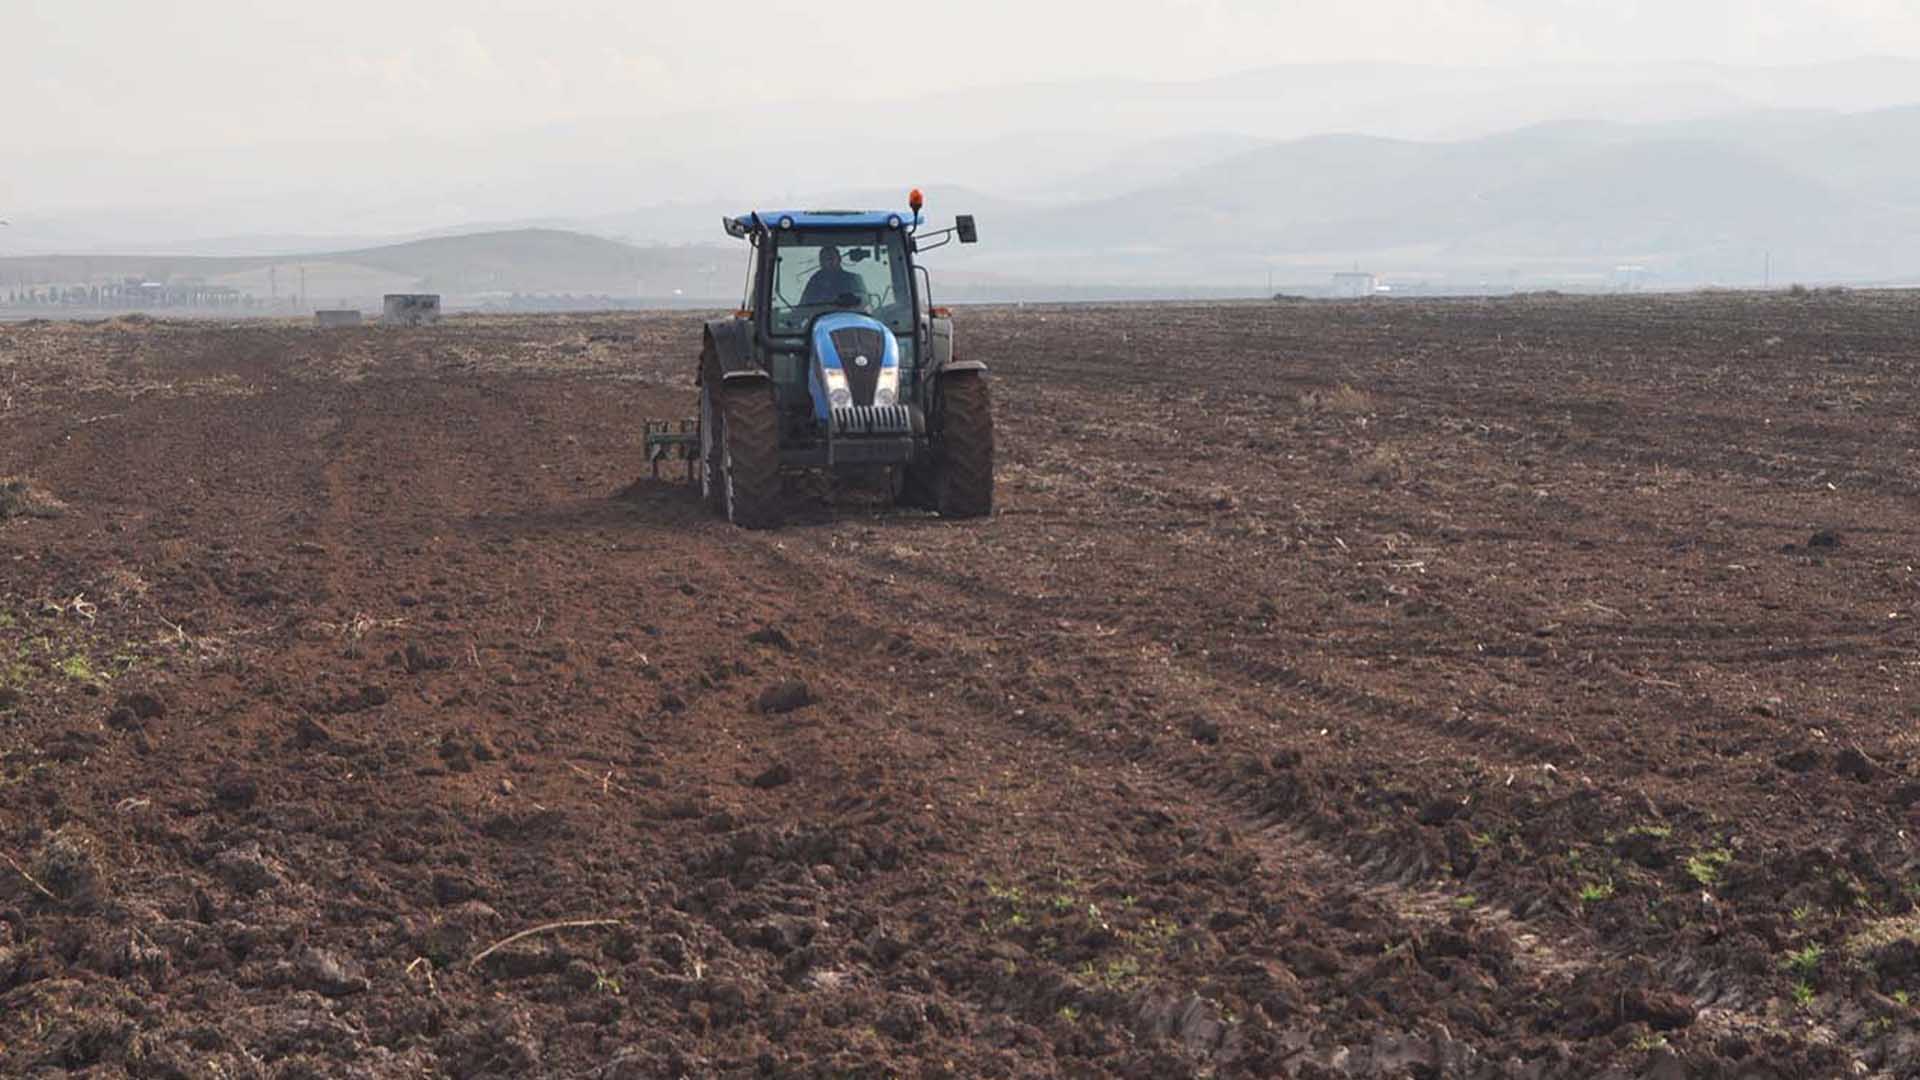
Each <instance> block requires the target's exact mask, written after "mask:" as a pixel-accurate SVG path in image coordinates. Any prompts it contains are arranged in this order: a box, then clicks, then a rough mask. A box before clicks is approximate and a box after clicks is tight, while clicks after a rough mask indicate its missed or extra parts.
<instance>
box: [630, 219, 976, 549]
mask: <svg viewBox="0 0 1920 1080" xmlns="http://www.w3.org/2000/svg"><path fill="white" fill-rule="evenodd" d="M908 205H909V207H910V210H911V212H910V213H905V214H903V213H900V212H898V211H886V210H870V211H852V210H825V211H820V210H813V211H802V210H776V211H765V210H762V211H756V212H753V213H748V214H743V215H741V216H740V217H735V218H726V219H724V221H723V224H724V225H725V227H726V231H727V235H729V236H732V237H734V238H736V239H741V240H745V241H747V243H748V244H749V246H750V247H751V249H752V269H751V277H750V279H749V283H748V287H747V302H746V303H745V304H744V305H743V306H742V307H741V309H740V310H739V311H737V312H735V313H734V316H733V317H732V318H729V319H716V320H713V321H712V322H709V323H707V325H706V329H705V332H704V334H703V335H702V340H701V347H700V362H699V363H700V367H699V371H698V372H697V375H696V378H697V381H698V383H699V386H700V416H699V418H698V419H689V420H683V421H677V422H676V421H648V422H647V425H646V453H647V460H648V462H649V463H650V464H651V465H652V468H653V471H654V475H656V476H658V475H659V472H660V463H661V462H662V461H667V460H683V461H686V462H687V463H688V470H689V479H690V480H691V481H694V482H697V483H698V484H699V485H700V489H701V493H702V495H703V496H704V497H705V498H706V499H707V500H708V501H709V502H710V503H711V505H712V506H713V507H714V509H715V510H716V511H717V512H719V513H722V514H724V515H725V516H726V517H727V519H728V520H729V521H732V522H733V523H734V524H736V525H741V526H744V527H746V528H770V527H773V526H777V525H779V524H780V520H781V516H782V514H781V502H782V496H781V492H782V485H783V479H784V477H785V476H787V475H789V474H791V473H794V472H799V471H806V470H824V471H826V472H829V473H836V474H837V473H848V472H854V471H860V472H863V473H866V474H869V475H871V473H872V472H873V471H875V470H884V471H885V473H886V475H887V477H888V479H889V482H890V484H891V488H892V491H893V495H894V498H895V499H896V500H897V501H898V502H900V503H902V504H904V505H912V506H919V507H923V508H925V509H929V510H935V511H938V512H939V513H940V514H941V515H943V516H946V517H980V516H984V515H987V514H989V513H991V512H992V510H993V404H992V400H991V394H990V392H989V389H988V382H987V369H986V365H984V364H981V363H979V362H978V361H970V360H962V359H959V358H958V357H956V356H955V355H954V351H953V321H952V317H951V315H950V313H949V312H948V311H947V310H946V309H945V308H939V307H934V306H933V303H932V297H931V295H930V294H931V285H932V282H931V278H930V277H929V275H928V274H927V272H926V270H925V268H924V267H921V266H919V265H918V263H917V256H918V255H920V254H922V253H924V252H927V251H931V250H932V249H934V248H937V247H941V246H943V245H945V244H947V243H950V242H951V241H953V240H955V239H957V240H959V241H960V242H961V243H963V244H971V243H973V242H974V241H975V239H976V235H975V231H974V223H973V218H971V217H969V216H965V215H962V216H960V217H958V218H956V219H955V223H954V225H953V227H952V228H949V229H943V230H940V231H939V232H934V233H923V232H921V231H920V228H921V225H922V219H921V216H920V208H921V198H920V193H919V192H918V191H915V192H914V193H913V194H912V195H911V197H910V198H909V199H908Z"/></svg>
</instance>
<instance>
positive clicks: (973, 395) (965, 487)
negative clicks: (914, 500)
mask: <svg viewBox="0 0 1920 1080" xmlns="http://www.w3.org/2000/svg"><path fill="white" fill-rule="evenodd" d="M940 395H941V421H940V464H939V472H938V473H937V476H936V480H935V484H934V497H935V500H936V505H937V508H938V509H939V511H940V516H941V517H950V518H966V517H986V516H987V515H988V514H991V513H993V396H992V394H991V392H990V391H989V390H988V388H987V377H986V376H985V375H960V376H958V377H954V378H949V379H947V380H946V381H945V382H943V383H942V384H941V386H940Z"/></svg>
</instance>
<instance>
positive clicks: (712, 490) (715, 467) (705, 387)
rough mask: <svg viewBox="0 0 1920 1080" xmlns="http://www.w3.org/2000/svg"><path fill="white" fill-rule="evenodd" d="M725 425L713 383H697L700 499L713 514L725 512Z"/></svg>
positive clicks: (705, 381)
mask: <svg viewBox="0 0 1920 1080" xmlns="http://www.w3.org/2000/svg"><path fill="white" fill-rule="evenodd" d="M724 431H725V422H724V420H723V419H722V417H721V415H720V407H719V401H718V400H717V395H716V394H715V391H714V386H713V383H712V382H710V381H707V380H704V379H703V380H702V381H701V383H700V498H701V499H703V500H705V502H706V504H707V505H708V506H711V507H713V509H714V512H715V513H719V514H724V513H726V512H727V500H726V482H727V481H726V476H725V474H724V472H723V470H722V465H721V459H722V452H721V449H720V448H721V445H722V444H721V440H722V439H723V438H724V436H723V434H722V433H723V432H724Z"/></svg>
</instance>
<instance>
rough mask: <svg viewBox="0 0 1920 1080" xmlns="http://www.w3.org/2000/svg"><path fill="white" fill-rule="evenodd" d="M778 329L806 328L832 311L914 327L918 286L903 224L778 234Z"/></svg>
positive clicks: (773, 308) (773, 303)
mask: <svg viewBox="0 0 1920 1080" xmlns="http://www.w3.org/2000/svg"><path fill="white" fill-rule="evenodd" d="M776 242H777V243H778V244H779V246H778V247H777V248H775V249H774V253H773V295H772V297H771V298H770V302H769V304H768V314H769V315H770V316H771V318H772V322H773V332H774V333H775V334H781V335H792V334H799V333H803V332H805V330H806V328H807V322H808V321H809V320H811V319H812V318H813V317H814V316H816V315H820V314H824V313H826V312H829V311H858V312H863V313H865V314H868V315H871V316H873V317H874V318H876V319H879V320H880V321H881V322H883V323H886V324H887V325H888V326H890V327H892V328H893V329H894V330H895V331H896V332H898V333H901V334H911V333H912V332H913V292H912V289H911V288H910V286H909V284H908V280H909V279H908V277H907V249H906V239H905V236H904V235H903V234H902V233H901V232H900V230H898V229H799V230H792V231H783V232H781V233H778V234H777V240H776Z"/></svg>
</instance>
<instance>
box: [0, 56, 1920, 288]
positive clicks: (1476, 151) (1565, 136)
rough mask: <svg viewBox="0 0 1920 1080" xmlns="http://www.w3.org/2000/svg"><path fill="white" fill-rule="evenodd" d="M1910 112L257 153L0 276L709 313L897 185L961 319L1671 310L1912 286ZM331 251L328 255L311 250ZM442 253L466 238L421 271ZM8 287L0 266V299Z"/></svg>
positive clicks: (770, 124) (1153, 108)
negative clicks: (178, 199) (795, 212)
mask: <svg viewBox="0 0 1920 1080" xmlns="http://www.w3.org/2000/svg"><path fill="white" fill-rule="evenodd" d="M1917 102H1920V62H1917V61H1910V60H1901V59H1871V58H1870V59H1865V60H1861V61H1858V62H1853V63H1848V64H1825V65H1809V66H1803V67H1785V68H1765V69H1742V68H1729V67H1722V66H1715V65H1704V64H1635V65H1613V66H1604V65H1581V66H1572V67H1552V68H1549V67H1517V68H1506V69H1449V68H1434V67H1414V66H1406V65H1364V64H1361V65H1356V64H1346V65H1314V66H1295V67H1286V68H1275V69H1269V70H1264V71H1256V72H1249V73H1244V74H1240V75H1235V76H1230V77H1225V78H1219V79H1210V80H1204V81H1198V82H1192V83H1170V84H1154V83H1144V82H1126V81H1115V80H1107V81H1100V82H1083V83H1064V84H1058V85H1042V86H1027V87H1010V88H997V89H991V90H982V91H977V92H972V93H965V94H960V93H949V94H940V95H934V96H930V97H923V98H919V99H905V100H901V101H898V102H884V103H877V104H876V103H866V104H863V105H861V106H860V107H859V108H858V109H857V110H855V113H856V114H857V116H858V123H857V124H856V125H855V128H854V129H853V130H854V131H855V134H851V135H848V134H841V135H836V136H835V137H834V138H832V139H823V138H821V137H819V136H818V135H817V134H816V133H815V131H814V129H816V128H818V126H819V118H820V117H821V116H823V115H827V116H836V115H844V114H845V112H846V110H845V109H844V108H840V107H836V106H834V105H833V104H832V103H817V102H816V103H797V104H795V105H792V106H788V107H781V108H774V109H766V110H759V111H756V112H753V113H751V114H743V115H737V116H734V115H730V116H726V117H718V116H679V117H652V118H640V119H636V121H635V122H634V124H633V125H632V127H631V129H630V130H628V131H624V132H616V131H612V130H609V128H608V127H607V126H606V125H604V124H595V125H575V126H559V127H554V128H551V129H547V130H543V131H539V132H528V133H522V134H520V135H515V136H508V137H503V138H500V139H496V140H491V141H489V142H488V143H487V144H486V145H484V146H482V145H478V144H470V143H464V142H458V141H448V142H446V143H442V144H436V145H425V144H422V145H404V146H380V147H375V146H371V145H370V146H367V147H339V146H333V147H306V148H298V147H296V148H291V149H289V150H288V153H289V154H290V155H291V157H290V158H289V160H290V161H294V162H296V163H299V164H300V165H301V167H302V168H303V169H304V170H305V171H304V172H303V173H302V176H303V182H304V183H305V184H306V186H305V187H303V188H300V189H297V190H293V189H290V190H288V191H285V192H278V193H276V191H275V190H274V187H273V177H272V176H270V175H269V172H268V171H264V170H269V166H268V165H265V164H262V162H265V161H268V160H270V159H272V158H273V155H272V154H270V153H266V152H264V151H263V152H262V153H261V154H258V155H252V156H249V157H248V158H246V159H244V160H237V159H232V158H231V157H224V158H221V159H220V160H219V161H217V162H211V163H210V162H208V161H204V160H199V158H198V157H196V155H193V154H182V155H179V156H178V157H177V158H175V157H171V156H170V157H169V158H168V159H167V160H166V161H160V162H155V161H147V162H143V163H142V168H143V170H144V171H143V172H142V173H141V175H142V176H143V178H147V179H152V181H153V185H154V186H155V187H156V189H166V188H167V187H168V186H169V182H168V181H167V179H166V176H165V175H164V174H167V173H170V172H182V171H184V172H194V171H195V170H198V172H197V173H196V175H197V176H199V177H201V178H202V181H201V182H202V186H203V187H204V188H205V189H206V190H207V191H208V192H209V193H210V194H218V195H220V196H221V201H219V202H218V203H217V204H215V205H212V206H209V207H201V208H199V209H196V210H192V211H188V210H184V209H179V210H166V211H162V210H152V209H149V210H127V211H119V212H114V211H101V212H99V213H98V214H97V215H95V216H94V217H92V218H90V219H89V218H88V217H87V216H86V215H77V214H65V215H43V214H38V213H35V212H33V209H32V208H31V207H27V208H24V209H22V210H18V211H16V212H14V213H13V215H12V216H13V217H14V219H15V221H14V228H13V229H11V230H6V231H0V244H4V245H5V248H0V254H3V253H4V252H5V250H7V249H11V250H14V251H42V252H44V251H59V250H66V251H74V250H94V251H105V250H114V249H118V250H120V251H127V250H130V249H131V250H136V252H137V251H140V250H144V251H161V252H165V251H173V252H182V251H187V252H203V253H206V254H220V255H224V256H230V257H235V258H237V259H238V261H232V259H230V260H229V263H228V264H226V265H220V266H216V265H214V264H206V265H194V266H192V267H191V268H189V264H185V263H180V262H178V260H174V261H170V262H169V261H165V260H161V261H156V260H157V259H158V258H159V257H158V256H142V257H141V258H138V259H134V260H132V261H131V262H129V263H128V265H130V266H132V265H138V266H145V267H156V266H162V265H166V266H177V267H180V269H179V270H177V271H169V272H180V273H196V274H211V275H213V276H222V275H226V276H233V275H238V278H237V280H243V281H248V282H251V281H253V280H254V278H255V277H257V276H259V275H262V274H265V273H266V272H267V271H266V270H264V269H262V268H263V267H267V266H271V265H274V264H275V263H278V264H287V263H289V262H290V261H303V260H304V261H306V262H308V263H312V264H314V267H317V266H318V265H319V264H321V263H325V264H326V265H328V266H329V267H334V268H336V269H333V270H328V271H326V272H325V273H326V274H327V275H329V276H328V283H329V285H332V286H335V288H336V291H338V290H341V289H346V288H348V286H349V285H350V284H351V282H349V281H348V280H346V278H345V277H340V276H339V275H340V274H342V273H345V271H340V270H338V269H337V268H341V267H355V268H358V269H357V270H355V271H353V273H356V274H361V275H363V276H364V277H365V280H366V282H367V283H369V284H371V283H376V279H377V283H378V284H380V285H382V286H385V285H391V284H393V283H394V282H396V281H411V282H415V283H422V282H424V283H427V284H430V285H433V286H434V287H436V288H439V289H442V290H443V291H446V292H448V293H450V294H462V295H475V296H479V295H495V294H501V293H512V292H522V293H565V292H575V293H605V294H609V295H617V296H638V295H641V294H642V293H643V292H646V293H656V292H657V293H658V294H659V295H672V294H673V293H672V290H673V289H680V290H682V295H685V294H686V291H687V290H688V289H689V287H690V286H693V287H697V288H698V289H699V290H701V291H707V290H713V291H715V292H716V293H717V294H719V295H726V294H728V293H729V292H731V291H732V290H733V289H736V288H737V287H738V285H737V282H735V281H734V278H735V277H736V276H737V275H738V274H739V273H740V270H741V266H740V252H739V251H738V250H737V249H732V248H726V247H721V246H719V245H721V244H725V243H727V242H726V241H724V240H723V239H722V238H721V237H720V233H719V228H718V220H717V219H718V218H719V217H720V216H721V215H723V214H729V213H738V212H739V211H741V210H743V209H747V208H750V207H753V206H756V205H759V206H767V205H813V206H823V205H826V206H884V205H898V204H899V203H900V202H901V201H902V198H903V193H904V189H905V188H906V187H907V186H908V185H909V184H913V183H920V184H921V185H922V186H924V187H926V188H927V190H928V192H929V196H930V199H931V205H930V211H931V212H932V214H933V215H934V216H935V217H936V219H937V220H942V221H944V220H947V219H948V218H950V216H951V215H952V214H953V213H956V212H970V213H974V214H976V215H977V216H978V218H979V221H980V224H981V233H982V243H981V244H980V245H978V246H977V247H974V248H965V249H962V248H959V247H957V246H956V247H954V248H950V249H948V250H946V251H943V252H941V253H940V255H939V256H937V259H938V260H939V265H940V266H941V267H942V268H944V269H945V270H946V271H947V272H948V276H949V277H950V278H951V279H952V280H953V281H955V282H956V283H961V284H967V283H971V284H968V287H972V286H973V285H980V286H981V287H987V286H992V287H1006V288H1013V287H1015V286H1018V287H1020V288H1035V289H1040V290H1042V291H1044V290H1045V288H1046V287H1057V288H1058V289H1066V288H1067V287H1069V286H1076V287H1090V286H1109V285H1110V286H1114V287H1118V288H1122V289H1123V290H1124V289H1134V290H1146V289H1148V288H1149V287H1166V288H1172V289H1178V288H1190V289H1195V290H1201V289H1205V290H1227V289H1240V290H1242V291H1246V292H1258V291H1261V290H1262V289H1264V288H1265V287H1266V283H1267V282H1268V281H1269V280H1271V281H1273V282H1274V283H1275V284H1276V287H1278V286H1298V285H1311V284H1314V283H1323V282H1325V281H1326V278H1327V274H1328V273H1329V272H1330V271H1332V270H1334V269H1340V268H1347V269H1351V268H1354V267H1359V268H1362V269H1367V270H1372V271H1376V272H1379V273H1383V274H1387V275H1389V276H1390V277H1398V278H1399V279H1401V280H1406V281H1426V282H1453V283H1457V284H1461V283H1464V284H1471V283H1474V282H1501V283H1536V284H1559V283H1564V284H1572V285H1577V284H1580V283H1587V284H1604V283H1605V282H1607V281H1608V280H1609V279H1610V278H1611V277H1612V276H1613V275H1615V274H1616V268H1617V267H1620V266H1632V267H1638V268H1644V269H1643V270H1636V271H1635V273H1636V274H1637V275H1640V279H1644V280H1646V281H1649V282H1652V283H1657V284H1674V285H1680V284H1700V283H1710V282H1724V283H1728V284H1759V283H1761V282H1762V281H1764V280H1766V279H1767V276H1768V275H1769V274H1771V276H1772V277H1773V279H1775V280H1777V281H1780V282H1785V281H1790V280H1806V281H1861V282H1869V281H1912V280H1916V279H1920V103H1917ZM836 130H838V129H836ZM849 148H852V150H853V151H854V152H849ZM267 149H271V148H267ZM102 155H103V159H102V161H95V162H93V164H94V165H95V166H99V167H102V168H104V167H105V166H104V164H103V162H104V157H105V156H110V155H107V154H106V152H104V151H103V152H102ZM369 162H378V165H377V167H374V168H369V165H368V163H369ZM211 166H219V167H211ZM42 167H52V166H50V165H47V163H44V162H37V161H36V162H33V163H29V164H28V166H27V168H28V169H29V170H31V169H35V168H42ZM207 177H212V178H213V179H205V178H207ZM373 180H378V181H379V184H378V186H377V187H375V188H369V187H368V183H369V182H370V181H373ZM429 207H431V208H433V209H428V208H429ZM436 218H438V219H439V220H435V219H436ZM195 222H199V223H201V225H200V227H199V228H198V229H197V230H195V231H193V232H189V231H187V230H189V229H191V228H192V227H193V223H195ZM330 222H344V223H348V224H349V225H350V226H351V235H342V236H337V237H334V238H331V239H330V238H329V235H330V233H329V229H328V223H330ZM407 222H413V223H414V224H413V225H412V226H411V227H409V226H408V225H407V224H405V223H407ZM269 227H270V228H271V231H269ZM470 233H479V234H482V235H478V236H463V237H462V238H461V240H460V242H459V243H450V242H449V234H470ZM566 233H572V234H586V235H584V236H574V237H570V238H569V237H563V235H562V234H566ZM195 235H199V236H217V237H221V239H218V240H196V239H194V236H195ZM596 238H597V239H596ZM395 241H404V242H405V243H403V244H402V245H401V246H398V247H395V246H391V245H392V243H393V242H395ZM689 245H691V246H689ZM313 252H322V253H325V254H324V255H316V254H311V253H313ZM302 253H307V254H302ZM103 258H104V257H103V256H99V255H96V256H93V257H92V262H91V263H90V264H89V265H94V266H96V267H97V266H100V265H106V264H105V263H103V262H102V259H103ZM249 260H251V261H249ZM35 265H36V267H40V268H41V269H36V270H34V271H32V272H33V273H43V272H47V273H50V272H52V271H51V270H48V269H45V268H46V267H47V266H49V265H50V264H47V263H45V262H43V261H41V262H36V264H35ZM20 266H21V264H20V263H19V261H18V260H0V284H4V281H5V280H6V278H7V275H9V274H10V273H14V274H17V272H18V271H19V268H20ZM314 267H310V268H309V271H308V273H309V280H310V283H311V281H312V278H313V276H314V274H315V273H317V272H319V271H318V270H316V269H315V268H314ZM142 272H147V271H142ZM154 272H158V271H154ZM347 276H348V277H350V276H351V275H347ZM336 278H337V279H338V280H337V281H336ZM722 281H724V282H725V284H724V285H722V284H719V283H720V282H722ZM669 282H671V283H672V284H671V286H669V284H668V283H669ZM262 284H264V285H265V286H266V287H269V288H277V289H278V290H279V291H280V292H282V293H284V292H286V288H287V287H286V283H285V282H280V283H278V284H277V285H276V284H275V283H273V282H272V281H267V280H263V282H262ZM309 292H310V294H312V295H316V296H317V295H322V293H321V291H320V289H318V288H316V287H313V286H312V285H311V284H310V286H309Z"/></svg>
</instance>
